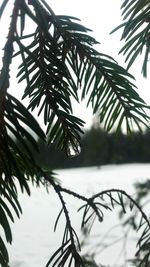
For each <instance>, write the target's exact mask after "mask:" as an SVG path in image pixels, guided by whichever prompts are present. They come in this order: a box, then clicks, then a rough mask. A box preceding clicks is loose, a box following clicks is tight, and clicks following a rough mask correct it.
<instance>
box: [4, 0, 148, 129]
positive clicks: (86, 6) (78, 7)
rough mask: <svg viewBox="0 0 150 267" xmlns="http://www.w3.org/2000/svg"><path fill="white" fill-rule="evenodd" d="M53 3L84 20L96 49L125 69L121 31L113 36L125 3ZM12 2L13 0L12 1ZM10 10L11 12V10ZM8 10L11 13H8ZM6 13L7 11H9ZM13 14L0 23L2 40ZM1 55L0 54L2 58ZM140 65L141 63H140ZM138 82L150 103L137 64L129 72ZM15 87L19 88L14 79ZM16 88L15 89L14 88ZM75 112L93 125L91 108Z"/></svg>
mask: <svg viewBox="0 0 150 267" xmlns="http://www.w3.org/2000/svg"><path fill="white" fill-rule="evenodd" d="M47 1H48V3H50V5H51V8H52V9H53V11H54V12H55V13H56V14H58V15H60V14H61V15H71V16H75V17H78V18H80V19H81V23H82V24H83V25H85V26H87V27H88V28H90V29H91V30H93V32H92V35H93V36H94V37H95V38H96V39H97V40H98V41H99V42H100V45H99V46H98V47H97V49H98V50H100V51H101V52H102V53H107V54H109V55H111V56H112V57H114V58H115V59H116V60H117V61H118V63H119V64H121V65H122V66H124V67H125V64H124V58H123V56H122V55H118V52H119V49H120V48H121V47H122V45H123V43H122V42H120V37H121V31H118V32H117V33H114V34H112V35H110V34H109V33H110V31H111V30H112V29H114V28H115V27H116V26H118V25H119V24H120V23H121V11H120V6H121V4H122V2H123V1H121V0H115V1H114V0H105V1H104V0H92V1H89V0H74V1H70V0H47ZM12 2H13V1H12ZM9 10H10V9H9ZM9 10H8V11H9ZM8 11H7V12H8ZM9 16H10V14H8V13H5V16H4V17H3V19H2V20H1V23H0V34H1V37H2V36H3V37H4V36H5V33H6V25H7V22H8V21H9ZM4 40H5V39H4V38H3V39H2V38H1V42H0V49H2V47H3V43H4ZM1 56H2V52H0V57H1ZM139 62H140V61H139ZM130 71H131V72H132V73H133V74H134V75H135V76H136V79H137V85H138V87H139V90H138V92H139V94H140V95H141V96H142V97H143V98H144V99H145V101H147V102H149V103H150V89H149V88H148V87H149V85H148V79H147V80H146V79H143V78H142V76H141V69H140V64H137V63H136V64H134V66H133V67H132V69H131V70H130ZM13 85H14V86H16V84H15V81H14V79H13ZM14 86H13V87H14ZM20 86H21V84H19V87H18V89H16V90H17V91H16V92H17V94H19V92H20ZM74 106H75V108H74V111H75V115H76V116H80V117H81V118H82V119H84V120H86V122H87V126H89V125H90V124H91V118H92V112H91V109H86V105H85V103H83V105H82V106H77V105H76V104H75V105H74Z"/></svg>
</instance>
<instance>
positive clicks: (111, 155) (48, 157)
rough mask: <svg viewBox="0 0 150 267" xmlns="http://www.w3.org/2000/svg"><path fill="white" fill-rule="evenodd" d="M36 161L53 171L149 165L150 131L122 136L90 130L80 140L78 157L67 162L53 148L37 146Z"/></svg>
mask: <svg viewBox="0 0 150 267" xmlns="http://www.w3.org/2000/svg"><path fill="white" fill-rule="evenodd" d="M39 146H40V151H41V152H40V154H39V155H36V158H37V161H38V162H40V163H42V165H43V166H45V167H48V168H49V167H50V168H52V169H58V168H72V167H84V166H95V165H96V166H100V165H104V164H114V163H133V162H150V131H146V132H144V133H139V132H135V133H132V135H129V136H128V135H125V134H123V133H122V132H119V133H117V134H116V133H111V134H108V133H106V132H105V131H103V130H102V129H100V128H94V127H92V128H91V129H90V130H88V131H86V132H85V134H84V135H83V138H82V149H81V153H80V155H79V156H77V157H74V158H68V157H67V155H66V154H65V153H64V152H62V151H58V150H57V149H56V148H55V147H54V146H53V145H50V146H49V147H48V148H47V147H46V146H45V145H44V143H39Z"/></svg>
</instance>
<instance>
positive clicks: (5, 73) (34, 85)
mask: <svg viewBox="0 0 150 267" xmlns="http://www.w3.org/2000/svg"><path fill="white" fill-rule="evenodd" d="M10 2H11V1H8V0H2V3H1V6H0V18H1V17H2V16H3V15H4V14H5V9H7V8H9V5H10ZM122 9H123V16H124V17H123V19H124V20H125V22H124V23H123V24H122V25H121V26H120V27H123V35H122V38H125V40H126V44H125V46H124V47H123V48H122V50H121V52H123V53H124V54H127V58H126V60H129V65H128V67H130V65H131V64H132V63H133V62H134V60H135V59H136V57H137V56H138V54H139V53H142V51H143V50H145V54H144V63H143V67H142V70H143V74H144V75H145V76H146V74H147V62H148V56H149V21H150V20H149V11H150V7H149V1H148V0H136V1H135V0H125V1H124V2H123V5H122ZM10 12H11V14H10V15H11V20H10V25H9V28H8V29H6V31H7V30H8V34H7V39H6V43H5V46H4V48H3V59H2V69H1V72H0V176H1V178H0V179H1V180H0V224H1V227H2V230H3V232H4V239H3V238H2V236H0V264H1V266H2V267H8V266H9V255H8V252H7V248H6V245H5V241H7V242H9V243H12V232H11V228H10V223H9V221H12V222H14V214H16V215H17V216H18V217H20V215H21V212H22V210H21V207H20V204H19V199H18V184H19V186H20V188H21V190H22V192H27V194H29V195H30V186H31V182H32V183H33V184H36V185H39V186H51V187H52V188H53V189H54V191H55V192H56V194H57V195H58V198H59V200H60V203H61V205H62V209H61V211H60V213H59V215H58V218H57V220H56V225H55V228H56V227H57V223H58V221H59V218H60V216H61V214H62V213H63V214H64V215H65V220H66V224H65V227H64V235H63V240H62V243H61V244H60V247H59V248H58V249H57V251H55V252H54V254H53V255H52V257H51V258H50V259H49V260H48V262H47V265H46V266H59V267H61V266H68V267H69V266H76V267H77V266H86V263H85V262H84V260H83V258H82V256H81V253H80V241H79V238H78V234H77V233H76V232H75V230H74V228H73V225H72V221H71V218H70V215H69V213H68V209H67V203H65V201H64V198H63V194H70V195H72V196H73V197H76V198H78V199H80V200H81V201H83V202H84V204H83V205H82V206H81V208H80V209H79V210H82V211H83V220H82V222H81V227H84V226H85V225H86V224H87V223H90V224H91V225H92V224H93V222H94V220H95V219H96V218H97V219H98V220H99V222H100V223H101V222H102V221H103V218H104V211H105V210H106V209H109V210H113V209H114V208H115V206H116V205H119V206H120V207H121V208H122V210H123V212H126V207H125V205H124V198H127V199H128V200H129V207H130V209H131V210H132V208H133V207H134V206H136V207H137V208H138V210H139V213H140V214H141V220H140V222H139V226H138V230H139V229H140V230H141V228H142V234H141V237H140V239H139V241H138V244H137V246H138V251H137V254H136V257H138V256H139V254H140V253H141V252H143V251H144V252H145V251H146V252H145V253H144V256H143V257H142V258H141V260H140V261H139V266H141V267H146V266H148V264H149V256H150V251H149V249H147V248H148V244H149V238H150V223H149V220H148V218H147V216H146V214H144V212H143V211H142V210H141V208H140V207H139V206H138V205H137V203H136V202H135V201H134V200H133V199H132V198H131V197H130V196H129V195H128V194H126V193H125V192H124V191H122V190H115V189H110V190H108V191H104V192H100V193H98V194H96V195H95V196H92V197H91V198H86V197H84V196H81V195H79V194H77V193H76V192H72V191H69V190H67V189H66V188H62V187H61V185H59V184H58V183H57V181H56V180H55V179H54V174H53V172H50V171H46V170H44V169H42V166H40V163H37V162H36V160H35V158H34V156H33V153H32V149H31V147H33V148H34V149H35V150H37V151H39V147H38V141H37V139H38V138H39V139H41V140H43V142H45V143H46V145H47V146H48V145H49V144H51V143H53V144H55V145H56V147H57V148H58V149H60V150H63V151H65V153H66V156H68V157H72V156H74V155H78V154H79V153H80V149H81V148H80V147H81V134H82V133H83V126H84V122H83V121H82V120H81V119H80V118H78V117H75V116H74V115H73V113H72V100H73V99H75V100H76V101H78V102H79V103H80V102H81V101H82V100H83V99H85V98H86V99H87V106H89V105H92V108H93V113H98V114H99V121H100V123H103V125H104V128H105V129H106V130H107V131H110V130H112V129H114V128H115V129H116V130H120V128H121V126H122V125H124V128H125V129H126V132H127V133H131V131H132V127H133V126H136V127H137V128H138V130H141V127H142V125H144V126H146V127H147V126H148V123H149V116H148V115H147V113H146V109H149V107H148V106H147V105H146V103H145V102H144V101H143V100H142V99H141V98H140V96H139V95H138V94H137V92H136V86H135V79H134V77H133V75H131V74H130V73H129V72H128V71H127V70H126V69H124V68H123V67H122V66H120V65H118V64H117V62H116V61H115V60H114V59H113V58H112V57H110V56H108V55H105V54H103V53H101V52H98V51H97V50H95V44H97V43H98V42H97V41H96V40H95V39H94V38H93V37H91V36H90V30H89V29H88V28H86V27H85V26H83V25H82V24H81V23H80V20H79V19H78V18H75V17H71V16H64V15H63V16H61V15H59V16H58V15H56V14H55V13H54V12H53V10H52V9H51V7H50V6H49V5H48V3H47V2H46V1H45V0H28V1H27V0H14V5H13V8H12V9H10ZM29 23H32V25H33V27H31V28H30V27H29ZM140 27H142V29H141V31H139V29H140ZM14 58H19V62H20V63H19V65H18V74H17V79H18V83H21V82H23V86H24V84H26V85H25V88H24V92H23V95H22V99H28V103H29V104H28V107H25V106H24V105H23V104H22V102H21V101H19V100H18V99H17V98H16V97H15V96H14V95H13V94H10V92H9V89H10V88H11V89H13V90H16V88H12V85H11V81H10V68H11V67H12V66H13V60H14ZM34 110H36V111H37V112H38V116H42V117H43V121H44V123H45V126H46V130H43V129H42V127H41V126H40V124H39V123H38V121H37V120H36V119H35V118H34V116H33V115H32V112H33V111H34ZM16 140H17V142H16ZM105 197H106V198H107V200H108V201H105ZM5 239H6V240H5Z"/></svg>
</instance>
